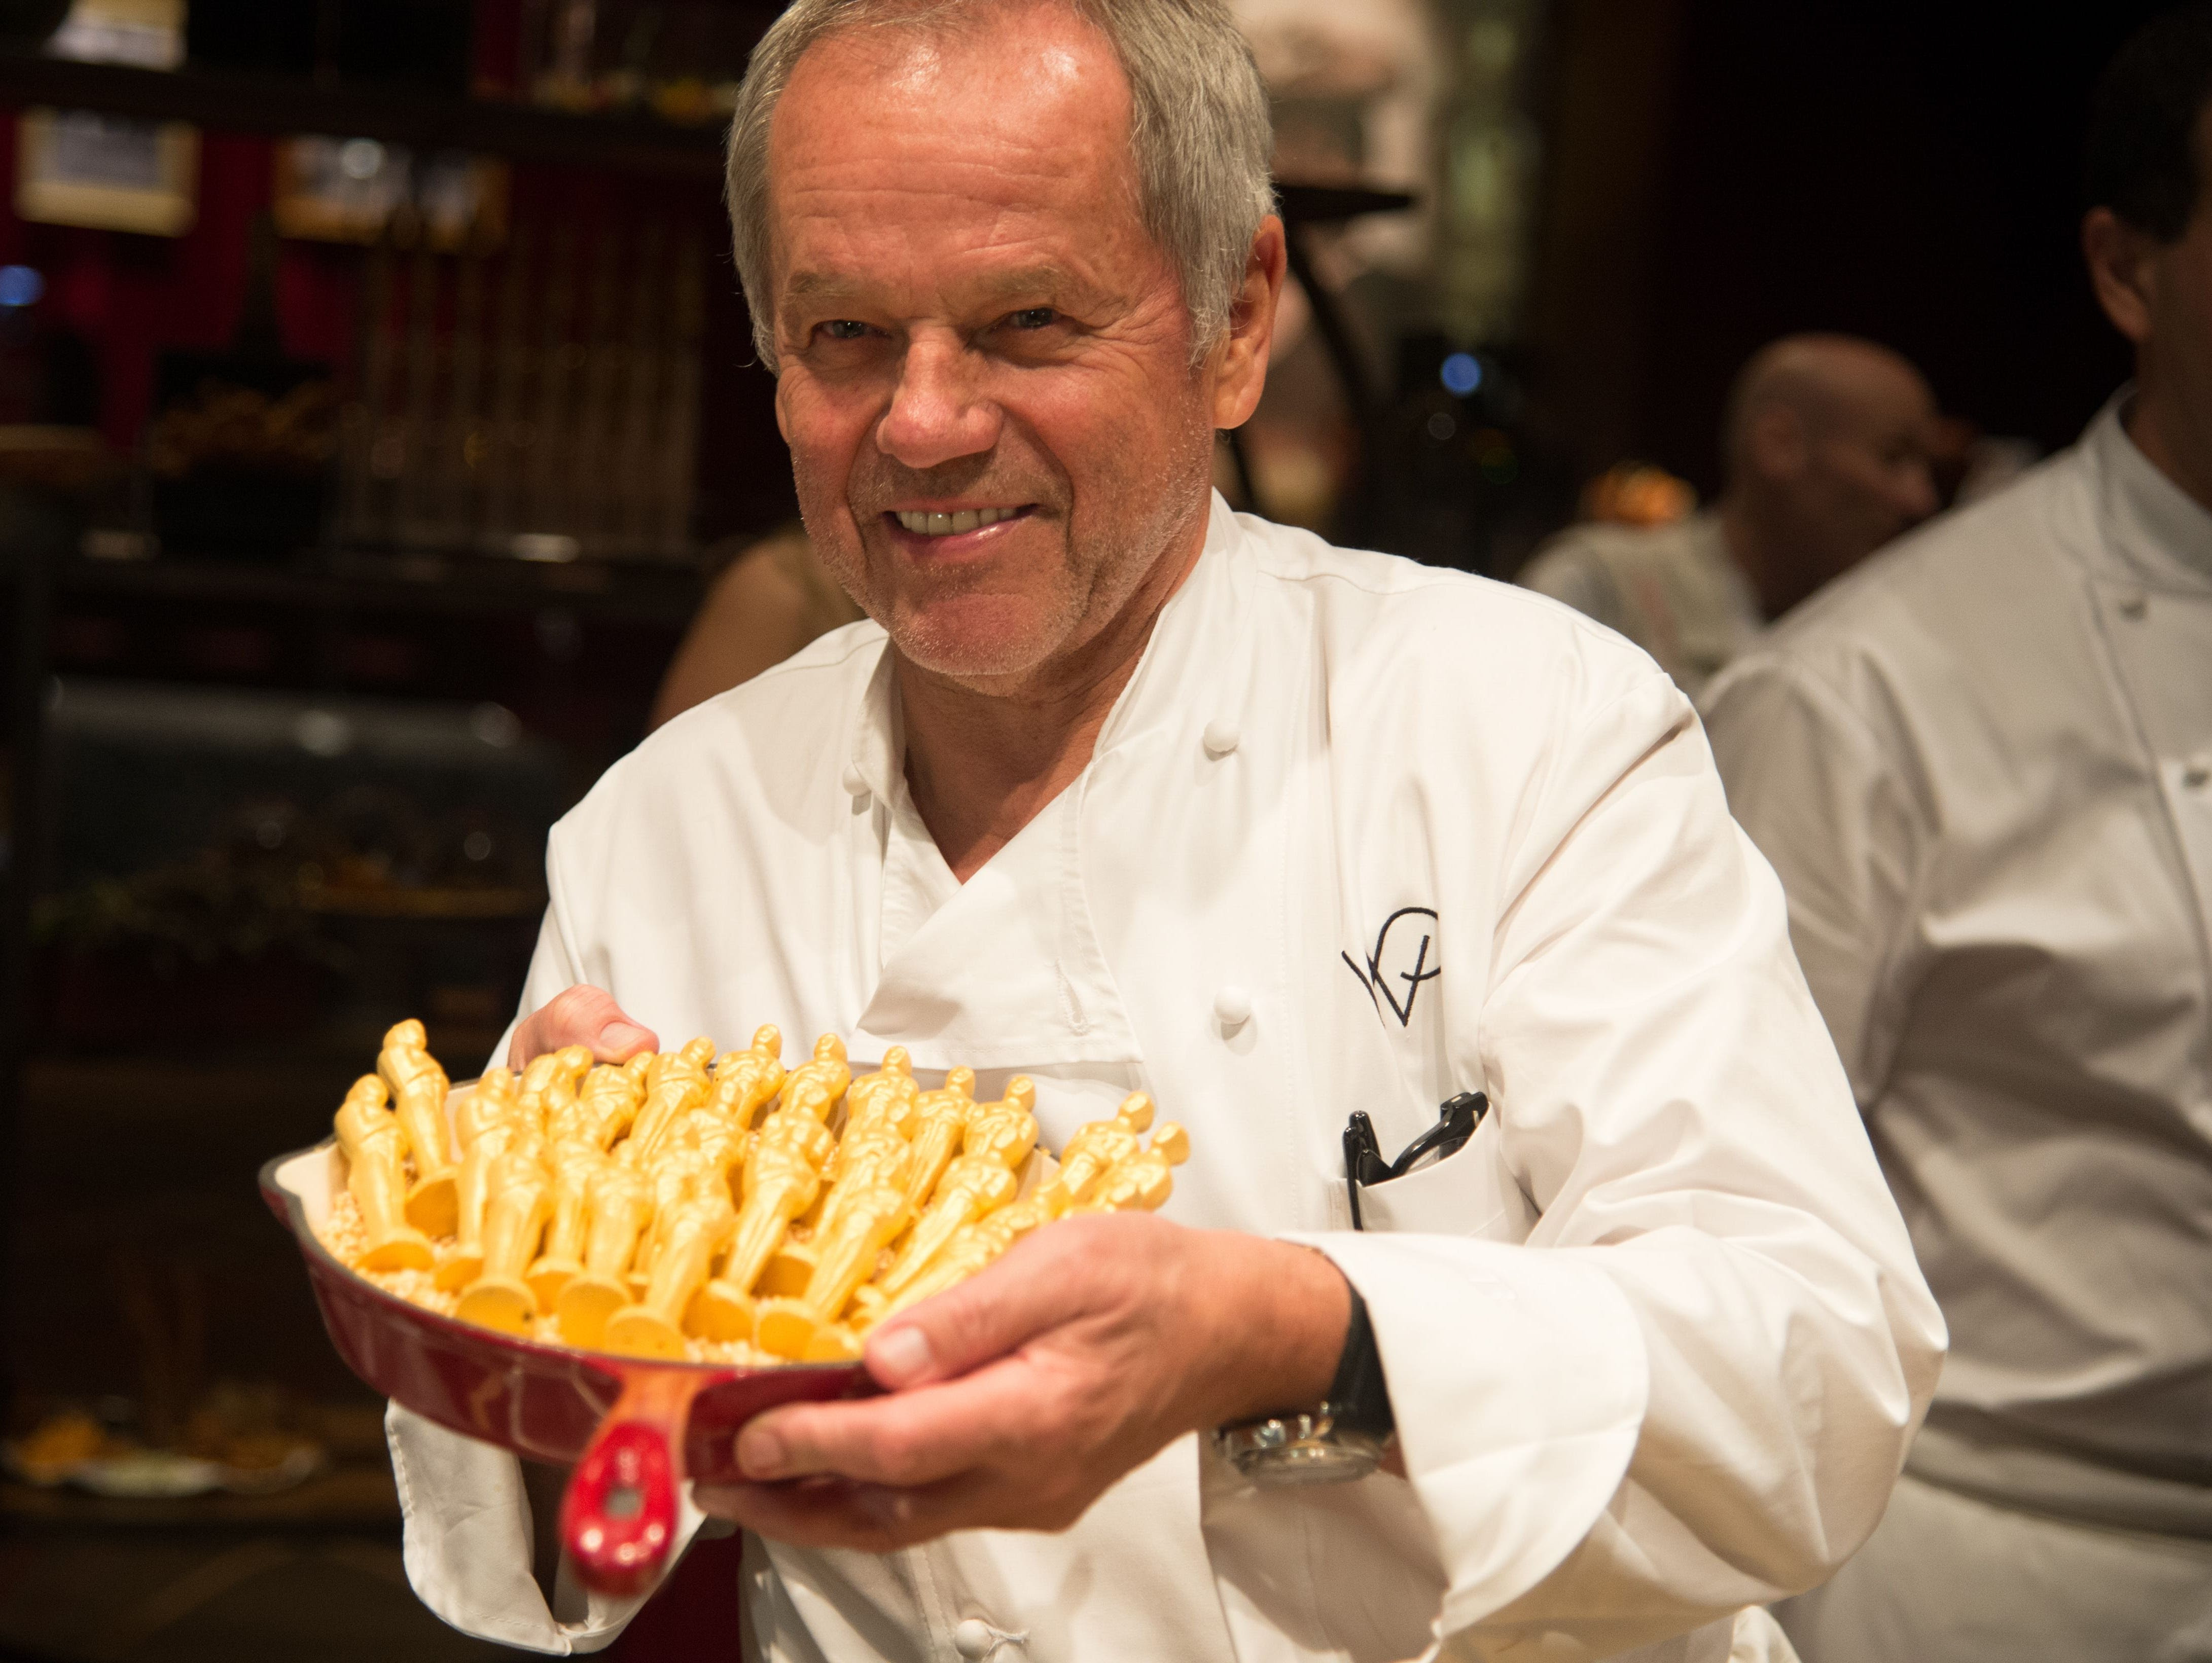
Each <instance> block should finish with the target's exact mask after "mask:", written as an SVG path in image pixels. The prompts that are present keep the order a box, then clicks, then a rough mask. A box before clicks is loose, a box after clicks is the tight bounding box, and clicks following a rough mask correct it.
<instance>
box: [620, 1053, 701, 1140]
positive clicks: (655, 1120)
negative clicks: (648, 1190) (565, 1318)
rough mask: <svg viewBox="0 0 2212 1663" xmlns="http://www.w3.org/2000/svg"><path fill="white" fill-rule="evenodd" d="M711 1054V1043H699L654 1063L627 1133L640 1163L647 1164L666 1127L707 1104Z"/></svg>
mask: <svg viewBox="0 0 2212 1663" xmlns="http://www.w3.org/2000/svg"><path fill="white" fill-rule="evenodd" d="M713 1057H714V1041H712V1040H707V1039H698V1040H693V1041H691V1042H690V1044H689V1045H687V1046H685V1047H684V1048H683V1049H682V1050H681V1051H674V1052H666V1051H665V1052H663V1053H661V1054H660V1055H659V1057H658V1058H657V1059H655V1060H654V1065H653V1069H652V1070H650V1071H648V1072H647V1077H646V1079H647V1084H646V1089H645V1105H644V1107H643V1108H640V1109H639V1110H638V1112H637V1120H636V1121H635V1123H634V1124H633V1125H632V1126H631V1127H630V1129H629V1141H630V1142H631V1143H632V1144H635V1145H636V1146H637V1155H638V1158H639V1159H640V1160H641V1161H646V1162H650V1161H651V1160H652V1159H653V1156H654V1154H655V1153H657V1152H658V1148H659V1143H660V1138H661V1134H662V1133H663V1132H666V1131H667V1130H668V1128H669V1126H670V1125H671V1123H672V1122H673V1121H674V1120H676V1119H677V1118H678V1116H680V1115H682V1114H684V1112H685V1111H686V1110H687V1109H689V1108H691V1107H692V1106H693V1105H694V1104H695V1103H701V1102H705V1101H706V1099H707V1093H708V1089H709V1083H708V1078H707V1064H708V1061H709V1060H710V1059H712V1058H713Z"/></svg>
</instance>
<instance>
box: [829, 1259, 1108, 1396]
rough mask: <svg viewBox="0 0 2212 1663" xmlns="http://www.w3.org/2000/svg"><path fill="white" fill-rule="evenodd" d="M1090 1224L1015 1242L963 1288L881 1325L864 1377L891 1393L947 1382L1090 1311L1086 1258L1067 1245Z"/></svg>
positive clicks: (873, 1333)
mask: <svg viewBox="0 0 2212 1663" xmlns="http://www.w3.org/2000/svg"><path fill="white" fill-rule="evenodd" d="M1088 1223H1091V1221H1089V1220H1080V1221H1079V1220H1073V1219H1068V1220H1063V1221H1061V1222H1060V1223H1055V1224H1053V1225H1049V1226H1048V1227H1047V1228H1045V1229H1041V1230H1038V1231H1036V1233H1035V1234H1034V1235H1030V1236H1027V1237H1025V1238H1024V1239H1023V1240H1022V1241H1017V1242H1016V1243H1015V1244H1014V1245H1013V1247H1012V1248H1011V1249H1010V1250H1009V1251H1008V1252H1007V1253H1006V1256H1005V1257H1004V1258H1002V1259H998V1260H997V1261H995V1262H994V1263H993V1264H992V1265H988V1266H987V1267H986V1268H984V1269H983V1270H981V1271H979V1272H976V1273H975V1275H974V1276H972V1277H970V1278H969V1279H968V1280H967V1281H965V1282H960V1283H956V1284H954V1285H953V1286H951V1287H950V1288H948V1289H946V1290H945V1291H944V1292H943V1293H940V1294H933V1295H931V1296H930V1297H928V1298H927V1299H925V1300H922V1301H921V1302H919V1303H917V1304H915V1305H914V1306H912V1307H910V1308H908V1309H906V1310H903V1311H901V1312H900V1313H899V1314H897V1315H896V1316H892V1317H886V1318H884V1320H883V1321H881V1322H879V1323H878V1324H877V1325H876V1326H874V1327H873V1328H872V1329H870V1330H869V1331H868V1339H867V1351H866V1361H867V1366H868V1373H869V1374H870V1375H873V1376H874V1377H875V1380H876V1382H877V1384H878V1385H879V1386H882V1387H885V1388H887V1389H889V1390H890V1391H894V1392H896V1391H899V1390H901V1389H902V1388H904V1387H909V1386H924V1385H927V1384H928V1383H929V1382H930V1381H939V1380H950V1379H951V1378H952V1377H953V1376H954V1375H964V1374H967V1373H969V1371H970V1370H972V1369H980V1368H981V1367H982V1366H983V1365H984V1364H985V1363H989V1362H992V1361H993V1360H994V1359H995V1358H998V1357H1002V1356H1006V1354H1007V1353H1008V1352H1010V1351H1013V1350H1018V1349H1020V1348H1021V1347H1022V1346H1024V1345H1025V1344H1028V1343H1029V1342H1030V1340H1032V1339H1035V1338H1037V1336H1039V1335H1040V1334H1043V1333H1046V1332H1049V1331H1050V1330H1052V1329H1054V1328H1056V1327H1058V1326H1060V1325H1061V1324H1063V1323H1065V1322H1066V1321H1068V1320H1071V1319H1072V1318H1073V1317H1074V1316H1076V1315H1077V1314H1079V1312H1080V1311H1081V1310H1082V1309H1083V1308H1085V1304H1086V1303H1087V1298H1086V1289H1087V1284H1088V1280H1089V1278H1088V1277H1087V1276H1086V1275H1085V1265H1086V1257H1087V1256H1086V1255H1085V1253H1083V1252H1082V1251H1081V1243H1080V1242H1079V1241H1073V1240H1072V1239H1071V1238H1073V1237H1077V1236H1081V1235H1088V1234H1090V1232H1089V1231H1087V1230H1086V1229H1085V1228H1084V1226H1085V1224H1088Z"/></svg>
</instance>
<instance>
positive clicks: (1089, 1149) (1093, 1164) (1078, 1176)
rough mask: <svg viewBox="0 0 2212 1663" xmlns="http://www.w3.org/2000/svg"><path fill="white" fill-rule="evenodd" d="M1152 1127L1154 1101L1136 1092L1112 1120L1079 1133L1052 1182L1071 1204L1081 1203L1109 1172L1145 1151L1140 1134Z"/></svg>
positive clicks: (1071, 1140) (1063, 1153) (1094, 1123)
mask: <svg viewBox="0 0 2212 1663" xmlns="http://www.w3.org/2000/svg"><path fill="white" fill-rule="evenodd" d="M1151 1125H1152V1099H1151V1098H1150V1097H1147V1096H1145V1094H1144V1093H1143V1092H1141V1091H1133V1092H1131V1093H1130V1094H1129V1095H1128V1096H1127V1097H1124V1098H1123V1099H1122V1100H1121V1108H1117V1109H1115V1111H1114V1118H1113V1119H1112V1120H1093V1121H1091V1123H1090V1124H1089V1125H1088V1126H1083V1127H1081V1128H1080V1129H1079V1130H1078V1131H1077V1132H1076V1134H1075V1136H1073V1138H1069V1139H1068V1140H1067V1147H1066V1149H1064V1150H1061V1151H1060V1171H1059V1173H1058V1174H1055V1175H1054V1179H1053V1182H1054V1183H1055V1184H1057V1185H1058V1186H1059V1187H1060V1188H1061V1189H1063V1190H1065V1191H1066V1193H1067V1198H1068V1200H1069V1201H1070V1202H1071V1203H1073V1202H1076V1201H1080V1200H1081V1199H1083V1198H1084V1197H1085V1196H1086V1195H1088V1194H1090V1193H1091V1188H1092V1187H1093V1186H1094V1185H1096V1184H1097V1181H1098V1180H1100V1179H1101V1178H1103V1177H1104V1176H1105V1175H1106V1173H1107V1170H1108V1168H1111V1167H1114V1166H1117V1165H1119V1164H1120V1163H1121V1162H1123V1161H1127V1160H1128V1159H1130V1158H1131V1157H1132V1156H1134V1155H1136V1154H1137V1153H1138V1151H1139V1150H1140V1149H1141V1148H1142V1147H1143V1145H1142V1144H1140V1143H1139V1139H1138V1136H1137V1134H1138V1133H1139V1132H1143V1131H1144V1130H1145V1129H1146V1127H1147V1126H1151Z"/></svg>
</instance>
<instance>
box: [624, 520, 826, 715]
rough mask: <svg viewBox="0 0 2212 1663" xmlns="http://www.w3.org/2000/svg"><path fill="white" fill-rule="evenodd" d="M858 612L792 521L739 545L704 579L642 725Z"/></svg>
mask: <svg viewBox="0 0 2212 1663" xmlns="http://www.w3.org/2000/svg"><path fill="white" fill-rule="evenodd" d="M732 543H735V540H734V539H732ZM730 547H731V545H729V544H726V545H724V549H725V550H727V549H729V548H730ZM862 616H865V615H864V614H863V613H862V612H861V610H860V608H859V607H858V606H856V605H854V604H853V598H852V597H851V596H850V595H848V594H847V593H846V592H845V591H844V590H843V588H842V587H841V586H839V584H838V582H837V580H836V578H834V577H832V576H830V575H829V567H826V566H824V565H823V563H822V560H821V556H819V555H817V554H816V553H815V552H814V545H813V543H811V542H810V541H809V540H808V538H807V536H806V528H805V526H803V525H799V524H798V523H797V522H795V521H794V522H793V524H791V525H785V526H781V527H780V528H778V529H777V530H775V531H771V532H770V533H769V535H768V536H766V537H763V538H761V540H760V541H759V542H757V543H750V544H742V545H738V546H736V549H735V553H734V556H733V557H732V558H731V560H730V561H729V564H728V565H726V566H725V567H723V568H722V570H721V572H720V574H718V575H717V576H716V577H715V578H714V580H712V581H711V582H709V583H708V586H707V595H706V598H705V599H704V600H702V601H701V602H700V603H699V610H698V612H697V613H696V615H695V616H693V617H692V620H691V627H690V628H688V629H686V630H685V631H684V640H682V642H681V643H679V644H678V646H677V648H676V656H675V658H673V659H671V660H670V661H669V665H668V671H667V673H666V674H665V675H664V676H663V677H661V678H660V691H659V693H657V694H655V695H653V715H652V718H651V719H650V720H649V721H648V722H647V727H648V728H649V729H650V728H656V727H659V725H661V724H662V723H663V722H665V721H667V720H669V719H671V718H673V717H677V716H681V715H682V714H683V713H684V712H685V711H687V710H689V709H690V708H691V707H692V706H694V705H702V704H704V703H706V702H707V701H708V700H709V699H711V698H713V697H714V695H716V694H718V693H726V692H728V691H729V690H730V689H732V688H733V687H736V686H738V684H739V683H744V682H749V681H750V680H752V678H753V677H756V676H757V675H759V674H760V673H761V671H763V670H766V669H768V668H769V666H770V665H779V664H781V663H782V662H783V661H784V660H785V659H787V658H789V657H790V656H791V655H792V654H793V653H794V652H798V651H799V648H800V647H802V646H807V645H809V644H810V643H811V642H812V641H814V640H817V638H819V637H821V636H823V635H826V634H829V632H830V631H831V630H833V629H842V628H844V627H845V626H846V625H847V624H848V623H858V622H860V619H861V617H862Z"/></svg>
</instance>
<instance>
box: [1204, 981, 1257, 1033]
mask: <svg viewBox="0 0 2212 1663" xmlns="http://www.w3.org/2000/svg"><path fill="white" fill-rule="evenodd" d="M1213 1014H1214V1015H1215V1016H1217V1017H1220V1018H1221V1025H1222V1026H1223V1027H1224V1028H1242V1027H1243V1025H1244V1024H1245V1023H1248V1022H1249V1021H1251V1020H1252V996H1251V995H1250V994H1249V993H1248V992H1245V991H1244V990H1243V988H1242V987H1239V986H1237V985H1236V984H1235V983H1233V982H1232V983H1231V984H1230V985H1229V986H1226V987H1224V988H1223V989H1221V991H1220V992H1218V993H1216V994H1215V995H1214V996H1213Z"/></svg>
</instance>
